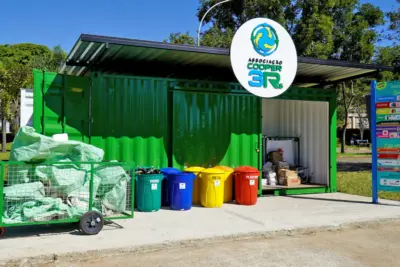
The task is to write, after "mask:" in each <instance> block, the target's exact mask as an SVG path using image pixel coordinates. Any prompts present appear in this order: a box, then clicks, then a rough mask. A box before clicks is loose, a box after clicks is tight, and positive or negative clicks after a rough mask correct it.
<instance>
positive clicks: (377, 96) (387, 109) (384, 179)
mask: <svg viewBox="0 0 400 267" xmlns="http://www.w3.org/2000/svg"><path fill="white" fill-rule="evenodd" d="M371 133H372V134H371V136H372V201H373V202H374V203H378V191H379V190H382V191H393V192H400V81H393V82H379V83H377V82H376V81H373V82H372V84H371Z"/></svg>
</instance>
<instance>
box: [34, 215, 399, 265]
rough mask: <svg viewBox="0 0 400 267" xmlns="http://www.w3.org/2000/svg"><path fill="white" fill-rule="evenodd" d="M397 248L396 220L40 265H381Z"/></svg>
mask: <svg viewBox="0 0 400 267" xmlns="http://www.w3.org/2000/svg"><path fill="white" fill-rule="evenodd" d="M399 249H400V221H394V222H386V223H380V224H377V225H370V226H369V227H367V228H362V229H359V228H357V229H345V230H341V231H335V232H329V231H327V232H319V233H314V234H309V235H299V236H279V237H273V238H263V237H260V238H252V239H247V240H237V241H232V242H223V241H221V242H214V243H208V244H204V245H196V246H195V247H194V246H190V247H185V248H182V247H179V248H171V249H162V250H158V251H150V252H147V253H146V252H144V253H143V252H136V253H129V254H126V255H121V256H113V257H99V258H97V259H92V260H85V261H82V260H79V259H74V260H68V259H65V260H57V261H54V262H51V263H48V264H44V265H41V266H40V267H110V266H130V267H136V266H137V267H142V266H152V267H177V266H190V267H203V266H210V267H211V266H215V267H228V266H229V267H242V266H252V267H256V266H259V267H261V266H262V267H281V266H286V267H298V266H301V267H321V266H324V267H357V266H359V267H363V266H365V267H366V266H368V267H375V266H376V267H384V266H398V265H399V262H400V255H399V253H398V251H399ZM232 252H234V253H232Z"/></svg>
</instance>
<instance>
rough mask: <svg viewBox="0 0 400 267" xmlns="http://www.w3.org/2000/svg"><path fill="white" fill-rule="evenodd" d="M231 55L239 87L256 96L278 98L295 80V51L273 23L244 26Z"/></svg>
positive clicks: (255, 21)
mask: <svg viewBox="0 0 400 267" xmlns="http://www.w3.org/2000/svg"><path fill="white" fill-rule="evenodd" d="M230 54H231V65H232V69H233V72H234V73H235V76H236V78H237V79H238V81H239V83H240V84H241V85H242V86H243V87H244V88H245V89H246V90H247V91H249V92H250V93H252V94H254V95H256V96H259V97H265V98H272V97H276V96H278V95H280V94H282V93H284V92H285V91H286V90H287V89H288V88H289V87H290V85H291V84H292V83H293V80H294V78H295V76H296V71H297V52H296V47H295V46H294V43H293V40H292V38H291V37H290V35H289V33H288V32H287V31H286V30H285V29H284V28H283V27H282V26H281V25H280V24H278V23H277V22H275V21H273V20H270V19H266V18H256V19H252V20H250V21H248V22H246V23H245V24H243V25H242V26H241V27H240V28H239V30H238V31H237V32H236V34H235V36H234V37H233V40H232V45H231V51H230Z"/></svg>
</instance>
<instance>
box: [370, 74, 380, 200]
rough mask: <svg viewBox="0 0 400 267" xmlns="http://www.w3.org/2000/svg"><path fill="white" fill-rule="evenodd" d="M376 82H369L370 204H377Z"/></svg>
mask: <svg viewBox="0 0 400 267" xmlns="http://www.w3.org/2000/svg"><path fill="white" fill-rule="evenodd" d="M375 87H376V81H375V80H374V81H372V82H371V125H370V126H369V128H370V129H371V142H372V203H374V204H378V202H379V200H378V183H379V181H378V166H377V165H378V163H377V158H378V151H377V149H378V146H377V138H376V103H375V102H376V101H375Z"/></svg>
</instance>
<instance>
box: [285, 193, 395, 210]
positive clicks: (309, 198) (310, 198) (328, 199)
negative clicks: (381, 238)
mask: <svg viewBox="0 0 400 267" xmlns="http://www.w3.org/2000/svg"><path fill="white" fill-rule="evenodd" d="M287 197H290V198H294V199H299V200H301V199H307V200H316V201H329V202H342V203H353V204H366V205H377V204H374V203H372V201H371V202H368V201H358V200H348V199H333V198H321V197H318V196H316V197H312V196H287ZM378 205H379V206H392V207H399V208H400V202H399V203H398V204H397V203H394V204H391V203H379V204H378Z"/></svg>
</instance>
